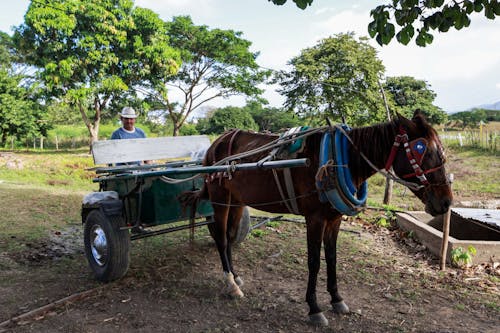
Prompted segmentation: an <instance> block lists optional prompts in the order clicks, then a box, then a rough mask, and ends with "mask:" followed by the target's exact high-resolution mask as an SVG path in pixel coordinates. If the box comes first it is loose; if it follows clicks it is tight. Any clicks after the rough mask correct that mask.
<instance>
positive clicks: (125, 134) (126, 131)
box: [111, 106, 151, 165]
mask: <svg viewBox="0 0 500 333" xmlns="http://www.w3.org/2000/svg"><path fill="white" fill-rule="evenodd" d="M119 115H120V120H121V122H122V127H120V128H119V129H117V130H116V131H114V132H113V134H111V140H119V139H144V138H146V133H144V131H143V130H142V129H140V128H138V127H135V118H137V114H136V113H135V110H134V109H133V108H131V107H130V106H126V107H124V108H123V109H122V112H120V113H119ZM144 163H145V164H150V163H151V161H144ZM124 164H141V163H140V162H139V161H136V162H129V163H118V164H117V165H124Z"/></svg>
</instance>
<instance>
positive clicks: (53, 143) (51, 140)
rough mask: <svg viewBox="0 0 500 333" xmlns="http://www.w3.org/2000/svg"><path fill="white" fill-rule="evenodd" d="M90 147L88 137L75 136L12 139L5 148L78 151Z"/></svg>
mask: <svg viewBox="0 0 500 333" xmlns="http://www.w3.org/2000/svg"><path fill="white" fill-rule="evenodd" d="M88 146H89V138H88V136H73V137H63V138H59V137H58V136H54V137H48V138H47V137H43V136H41V137H36V138H34V137H30V138H22V139H17V138H15V137H10V138H9V139H8V140H7V143H6V144H5V146H4V148H7V149H11V150H15V149H40V150H44V149H54V150H59V149H77V148H83V147H88Z"/></svg>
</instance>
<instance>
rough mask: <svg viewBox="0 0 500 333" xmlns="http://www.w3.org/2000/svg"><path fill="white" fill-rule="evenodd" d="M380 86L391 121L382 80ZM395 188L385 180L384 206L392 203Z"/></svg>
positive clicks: (389, 181) (387, 179) (389, 179)
mask: <svg viewBox="0 0 500 333" xmlns="http://www.w3.org/2000/svg"><path fill="white" fill-rule="evenodd" d="M378 86H379V87H380V93H381V94H382V99H383V101H384V105H385V112H386V115H387V120H388V121H391V111H390V110H389V104H387V98H386V97H385V91H384V86H382V83H381V82H380V80H379V81H378ZM393 187H394V181H393V180H392V179H391V178H386V179H385V191H384V201H383V203H384V205H388V204H390V203H391V198H392V188H393Z"/></svg>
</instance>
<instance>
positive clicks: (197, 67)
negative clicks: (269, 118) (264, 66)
mask: <svg viewBox="0 0 500 333" xmlns="http://www.w3.org/2000/svg"><path fill="white" fill-rule="evenodd" d="M166 27H167V34H168V36H169V38H170V43H171V45H172V46H173V47H175V48H176V49H177V50H179V52H180V55H181V58H182V66H181V67H180V70H179V71H178V72H177V73H176V74H175V75H169V76H166V77H165V78H164V79H163V80H159V81H157V82H156V83H155V85H152V86H150V87H149V89H148V92H149V94H150V96H151V97H150V99H151V100H152V102H154V103H156V104H158V108H161V109H166V110H167V111H168V113H169V119H170V120H171V121H172V123H173V125H174V127H173V134H174V135H178V134H179V130H180V128H181V127H182V125H183V124H184V122H185V121H186V119H187V118H188V116H189V115H190V114H191V113H192V112H193V111H194V110H195V109H197V108H198V107H200V106H201V105H203V104H205V103H206V102H208V101H211V100H213V99H215V98H220V97H222V98H226V97H229V96H232V95H240V94H241V95H246V96H251V97H254V96H258V95H260V94H261V93H262V90H261V89H260V88H258V85H259V84H260V83H262V82H263V81H264V80H265V79H266V77H267V76H268V75H269V74H268V72H269V71H267V70H261V69H260V68H259V66H258V65H257V63H256V61H255V59H256V58H257V55H258V54H257V53H253V52H251V51H250V46H251V43H250V42H249V41H247V40H245V39H243V38H241V32H235V31H233V30H221V29H209V28H208V27H207V26H205V25H200V26H197V25H194V24H193V22H192V20H191V18H190V17H189V16H178V17H174V18H173V20H172V22H168V23H167V24H166ZM167 86H168V88H169V89H171V90H178V91H179V92H180V93H181V95H182V96H183V102H182V103H173V102H172V101H171V100H170V98H169V96H168V94H167V91H166V87H167Z"/></svg>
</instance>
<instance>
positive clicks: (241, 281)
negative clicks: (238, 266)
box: [234, 276, 245, 287]
mask: <svg viewBox="0 0 500 333" xmlns="http://www.w3.org/2000/svg"><path fill="white" fill-rule="evenodd" d="M234 282H236V284H237V285H238V287H242V286H243V285H244V284H245V282H243V280H242V279H241V278H240V277H239V276H237V277H236V278H235V279H234Z"/></svg>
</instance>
